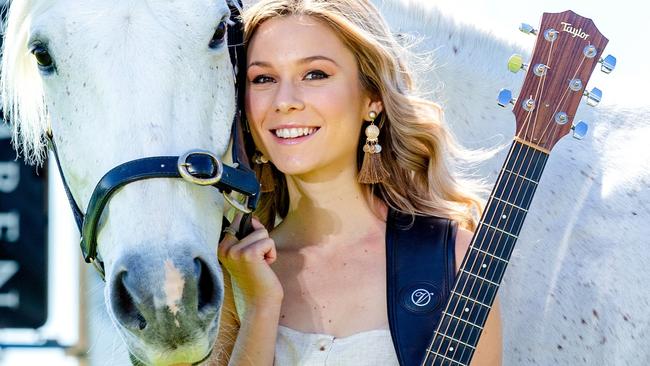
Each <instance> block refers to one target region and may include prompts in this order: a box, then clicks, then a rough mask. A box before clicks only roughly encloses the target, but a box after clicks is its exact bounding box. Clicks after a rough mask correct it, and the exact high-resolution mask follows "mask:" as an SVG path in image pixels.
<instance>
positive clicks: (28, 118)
mask: <svg viewBox="0 0 650 366" xmlns="http://www.w3.org/2000/svg"><path fill="white" fill-rule="evenodd" d="M52 3H53V1H51V0H25V1H14V2H12V4H11V6H10V8H9V11H8V15H7V20H6V22H5V24H4V25H5V30H4V42H3V46H2V48H3V49H2V72H1V77H2V79H1V81H0V90H1V92H2V105H3V110H4V116H5V120H6V121H10V122H11V125H12V131H13V143H14V146H15V148H16V150H17V151H18V152H19V153H21V154H22V155H23V156H24V158H25V160H26V161H27V162H29V163H31V164H39V165H40V164H42V163H43V161H44V158H45V155H46V144H45V140H44V138H43V137H44V133H45V131H46V130H47V126H48V114H47V108H46V106H45V104H44V99H43V83H42V79H41V76H40V74H39V71H38V67H37V66H36V64H35V61H34V60H33V58H32V56H31V54H30V53H29V52H28V50H27V42H28V41H29V39H28V38H29V35H30V27H31V24H32V21H33V19H35V18H36V17H38V15H39V14H42V13H43V12H44V11H45V10H46V9H47V8H48V7H49V6H50V5H51V4H52Z"/></svg>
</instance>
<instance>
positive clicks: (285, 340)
mask: <svg viewBox="0 0 650 366" xmlns="http://www.w3.org/2000/svg"><path fill="white" fill-rule="evenodd" d="M273 364H274V366H326V365H327V366H399V362H398V361H397V355H396V354H395V349H394V348H393V341H392V339H391V336H390V331H389V330H388V329H375V330H370V331H366V332H361V333H356V334H353V335H351V336H347V337H343V338H337V337H333V336H331V335H327V334H318V333H303V332H299V331H297V330H294V329H291V328H287V327H284V326H281V325H280V326H278V336H277V340H276V343H275V362H274V363H273Z"/></svg>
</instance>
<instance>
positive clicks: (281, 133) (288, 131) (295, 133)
mask: <svg viewBox="0 0 650 366" xmlns="http://www.w3.org/2000/svg"><path fill="white" fill-rule="evenodd" d="M316 130H317V129H316V128H315V127H303V128H278V129H277V130H275V135H276V136H277V137H280V138H283V139H293V138H296V137H302V136H309V135H311V134H312V133H314V132H316Z"/></svg>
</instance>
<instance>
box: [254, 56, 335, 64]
mask: <svg viewBox="0 0 650 366" xmlns="http://www.w3.org/2000/svg"><path fill="white" fill-rule="evenodd" d="M323 60H324V61H329V62H331V63H333V64H334V65H336V66H339V64H338V63H337V62H336V61H334V60H333V59H331V58H329V57H327V56H322V55H316V56H309V57H305V58H301V59H300V60H298V64H301V65H302V64H308V63H310V62H313V61H323ZM251 66H259V67H271V63H270V62H266V61H253V62H251V63H250V64H248V67H251Z"/></svg>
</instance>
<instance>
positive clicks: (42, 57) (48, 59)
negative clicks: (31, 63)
mask: <svg viewBox="0 0 650 366" xmlns="http://www.w3.org/2000/svg"><path fill="white" fill-rule="evenodd" d="M32 54H33V55H34V57H35V58H36V62H37V63H38V66H39V67H41V68H43V69H49V68H51V67H52V66H53V65H54V61H53V60H52V56H51V55H50V53H49V52H48V50H47V48H45V47H43V46H36V47H34V49H32Z"/></svg>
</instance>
